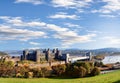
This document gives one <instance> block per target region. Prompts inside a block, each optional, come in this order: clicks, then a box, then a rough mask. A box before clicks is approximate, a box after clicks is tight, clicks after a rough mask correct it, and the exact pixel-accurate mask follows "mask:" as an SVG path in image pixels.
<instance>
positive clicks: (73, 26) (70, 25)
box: [64, 23, 82, 28]
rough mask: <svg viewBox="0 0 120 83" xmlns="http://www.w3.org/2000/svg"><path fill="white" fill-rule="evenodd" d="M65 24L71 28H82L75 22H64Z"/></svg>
mask: <svg viewBox="0 0 120 83" xmlns="http://www.w3.org/2000/svg"><path fill="white" fill-rule="evenodd" d="M64 25H66V26H67V27H71V28H82V27H81V26H80V25H77V24H73V23H64Z"/></svg>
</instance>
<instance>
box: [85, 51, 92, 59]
mask: <svg viewBox="0 0 120 83" xmlns="http://www.w3.org/2000/svg"><path fill="white" fill-rule="evenodd" d="M86 56H88V57H89V60H90V61H91V60H92V53H91V52H87V53H86Z"/></svg>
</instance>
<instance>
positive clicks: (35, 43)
mask: <svg viewBox="0 0 120 83" xmlns="http://www.w3.org/2000/svg"><path fill="white" fill-rule="evenodd" d="M29 44H31V45H40V43H38V42H29Z"/></svg>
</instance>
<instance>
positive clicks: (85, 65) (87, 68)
mask: <svg viewBox="0 0 120 83" xmlns="http://www.w3.org/2000/svg"><path fill="white" fill-rule="evenodd" d="M73 65H76V66H78V67H80V66H82V67H84V68H85V69H86V74H89V73H90V72H91V69H92V67H91V65H90V62H79V61H78V62H75V63H74V64H73Z"/></svg>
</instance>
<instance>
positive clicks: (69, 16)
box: [0, 0, 120, 50]
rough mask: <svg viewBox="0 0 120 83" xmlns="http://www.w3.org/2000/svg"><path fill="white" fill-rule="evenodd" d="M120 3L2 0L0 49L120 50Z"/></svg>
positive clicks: (105, 0)
mask: <svg viewBox="0 0 120 83" xmlns="http://www.w3.org/2000/svg"><path fill="white" fill-rule="evenodd" d="M119 18H120V0H0V50H21V49H38V48H60V49H66V48H79V49H97V48H105V47H117V48H119V47H120V34H119V33H120V27H119V26H120V19H119Z"/></svg>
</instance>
